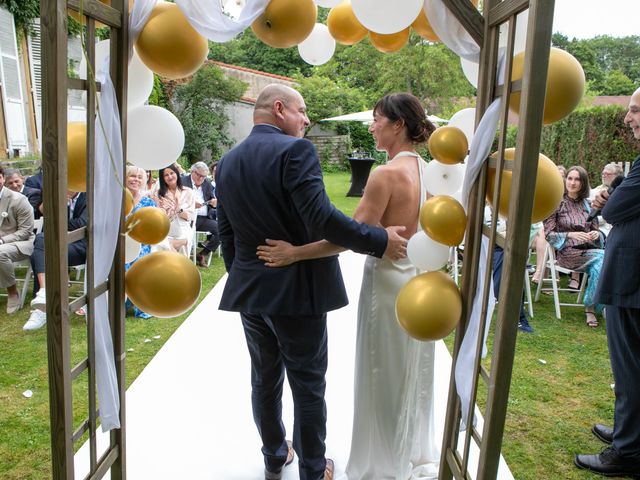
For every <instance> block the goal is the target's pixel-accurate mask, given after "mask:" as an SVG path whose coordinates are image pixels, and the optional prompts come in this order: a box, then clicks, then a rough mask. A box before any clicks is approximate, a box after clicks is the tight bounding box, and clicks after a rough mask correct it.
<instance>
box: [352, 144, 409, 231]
mask: <svg viewBox="0 0 640 480" xmlns="http://www.w3.org/2000/svg"><path fill="white" fill-rule="evenodd" d="M419 206H420V173H419V171H418V160H417V158H416V157H415V156H413V155H408V154H403V155H400V156H397V157H395V158H394V159H393V160H392V161H391V162H389V163H388V164H386V165H382V166H380V167H378V168H376V169H375V170H374V171H373V172H371V175H370V176H369V180H368V182H367V186H366V188H365V190H364V195H363V197H362V200H361V201H360V203H359V204H358V207H357V208H356V211H355V214H354V218H355V219H356V220H358V221H359V222H364V223H368V224H370V225H376V224H380V225H382V226H383V227H388V226H391V225H401V226H404V227H406V230H405V231H404V232H402V233H401V235H402V236H403V237H405V238H410V237H411V236H412V235H413V234H414V233H416V230H417V227H418V214H419Z"/></svg>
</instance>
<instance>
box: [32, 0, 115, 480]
mask: <svg viewBox="0 0 640 480" xmlns="http://www.w3.org/2000/svg"><path fill="white" fill-rule="evenodd" d="M127 4H128V1H127V0H111V6H106V5H104V4H103V3H101V2H99V1H98V0H68V1H67V0H42V1H41V5H40V20H41V32H42V33H41V35H42V36H41V38H42V61H43V69H42V79H43V82H42V98H43V111H42V131H43V135H42V146H43V148H42V165H43V190H44V192H43V203H44V216H45V218H46V219H47V221H46V224H47V225H46V236H45V263H46V272H45V278H46V285H47V288H46V305H47V306H46V310H47V351H48V358H49V403H50V421H51V454H52V455H51V457H52V478H54V479H56V480H58V479H60V480H62V479H64V480H73V479H74V478H75V475H74V450H75V449H74V445H75V443H76V442H78V441H79V440H80V439H82V438H84V437H85V436H86V435H88V438H89V445H90V446H89V452H90V458H89V465H90V471H89V474H88V475H87V477H86V478H88V479H98V478H102V477H103V476H104V475H105V474H106V473H107V472H108V471H110V472H111V478H112V479H124V478H126V466H125V451H126V449H125V403H124V401H125V396H124V391H125V390H124V380H125V377H124V360H125V359H124V357H125V354H124V303H123V299H124V267H123V265H124V248H123V244H122V240H121V239H120V240H119V241H118V246H117V247H116V253H115V260H116V261H114V267H112V269H111V272H110V274H109V278H108V279H107V281H106V282H103V283H102V284H101V285H98V286H97V287H96V288H94V287H93V285H94V265H93V262H92V258H93V250H94V241H93V215H92V213H91V211H92V206H93V204H94V201H96V199H95V198H94V188H93V184H94V154H95V152H94V150H95V142H94V130H95V123H94V121H93V119H94V118H95V114H96V101H95V98H96V91H99V90H100V85H99V84H94V83H93V82H91V81H87V80H81V79H77V78H70V77H69V76H68V56H67V22H68V19H67V9H70V10H73V11H76V12H79V11H80V10H81V9H82V14H83V16H84V18H85V19H86V22H85V24H86V28H85V32H84V38H85V40H86V41H85V44H86V46H87V60H88V62H87V63H88V64H89V65H90V66H91V68H92V69H93V71H94V72H95V71H96V70H95V45H94V44H95V24H96V22H97V21H99V22H102V23H103V24H105V25H107V26H108V27H110V29H111V56H110V58H111V63H110V73H111V78H112V81H113V84H114V88H115V93H116V98H117V103H118V109H119V111H120V118H121V131H122V138H123V145H126V143H125V141H124V140H125V136H126V108H125V105H126V85H127V64H128V61H127V58H128V47H127V46H128V9H127V8H125V6H128V5H127ZM69 90H81V91H85V92H86V95H87V117H86V118H87V186H88V188H87V209H88V212H89V216H88V224H87V226H86V227H83V228H81V229H78V230H74V231H73V232H67V96H68V91H69ZM123 196H124V192H123ZM120 228H121V229H122V222H121V226H120ZM82 238H86V239H87V265H86V272H85V275H86V278H85V280H86V292H85V294H84V295H82V296H81V297H80V298H78V299H76V300H73V301H71V302H70V301H69V287H68V280H69V272H68V253H67V245H68V244H69V243H72V242H74V241H76V240H79V239H82ZM105 292H108V297H109V321H110V325H111V333H112V338H113V347H114V357H115V362H116V376H117V381H118V386H119V397H120V425H121V428H120V429H116V430H112V431H111V435H110V445H109V447H108V448H107V450H106V451H105V452H103V453H100V454H99V453H98V451H97V450H98V448H97V438H96V432H97V428H98V418H99V411H98V408H97V391H96V368H95V362H96V351H95V349H96V345H95V337H94V333H95V314H94V306H95V299H96V298H97V297H98V296H100V295H102V294H103V293H105ZM85 304H86V305H87V316H86V318H87V331H86V337H87V352H86V353H87V355H86V357H84V358H82V359H81V360H80V361H79V362H78V363H76V364H75V365H72V363H71V362H72V361H74V359H73V358H72V355H71V347H70V335H71V328H70V320H69V317H70V312H73V311H75V310H76V309H78V308H80V307H81V306H83V305H85ZM81 374H82V375H86V377H87V380H88V381H87V386H86V389H87V392H88V412H86V417H85V418H84V420H82V421H81V422H80V424H79V425H74V412H73V408H72V405H73V398H72V397H73V396H72V383H73V381H74V380H77V379H78V377H79V376H80V375H81Z"/></svg>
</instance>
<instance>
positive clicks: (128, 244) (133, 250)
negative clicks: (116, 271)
mask: <svg viewBox="0 0 640 480" xmlns="http://www.w3.org/2000/svg"><path fill="white" fill-rule="evenodd" d="M141 246H142V244H141V243H140V242H138V241H136V240H134V239H133V238H131V237H130V236H129V235H126V236H125V239H124V263H131V262H133V261H134V260H135V259H136V258H138V255H140V247H141Z"/></svg>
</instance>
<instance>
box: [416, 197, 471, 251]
mask: <svg viewBox="0 0 640 480" xmlns="http://www.w3.org/2000/svg"><path fill="white" fill-rule="evenodd" d="M420 225H421V226H422V229H423V230H424V232H425V233H426V234H427V235H429V236H430V237H431V238H432V239H433V240H435V241H436V242H440V243H442V244H444V245H449V246H450V247H455V246H456V245H460V243H462V240H463V239H464V232H465V229H466V227H467V215H466V214H465V213H464V208H463V207H462V205H460V202H458V201H457V200H456V199H455V198H453V197H450V196H448V195H436V196H435V197H431V198H430V199H429V200H427V201H426V202H424V205H422V208H421V209H420Z"/></svg>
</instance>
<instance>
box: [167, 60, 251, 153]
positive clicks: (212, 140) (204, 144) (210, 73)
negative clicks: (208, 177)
mask: <svg viewBox="0 0 640 480" xmlns="http://www.w3.org/2000/svg"><path fill="white" fill-rule="evenodd" d="M245 89H246V84H245V83H243V82H240V81H238V80H235V79H227V78H226V77H225V76H224V74H223V72H222V69H220V68H219V67H216V66H215V65H205V66H204V67H202V68H201V69H200V70H198V72H196V74H195V75H194V76H193V78H192V80H191V81H190V82H189V83H186V84H184V85H179V86H177V87H176V90H175V101H174V112H175V114H176V116H177V117H178V119H179V120H180V123H181V124H182V127H183V128H184V134H185V148H184V154H185V156H186V157H187V159H188V160H189V162H190V163H194V162H196V161H198V160H201V159H202V158H203V155H204V153H205V151H206V150H209V151H210V152H211V155H212V156H213V157H214V158H215V157H218V156H220V155H221V154H222V153H223V151H224V150H225V149H226V147H230V146H231V145H232V144H233V140H232V139H231V138H230V137H229V135H228V134H227V130H226V127H227V124H228V121H229V118H228V117H227V115H226V114H225V106H226V105H228V104H230V103H231V102H234V101H237V100H238V99H239V98H240V96H241V95H242V94H243V93H244V91H245Z"/></svg>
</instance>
